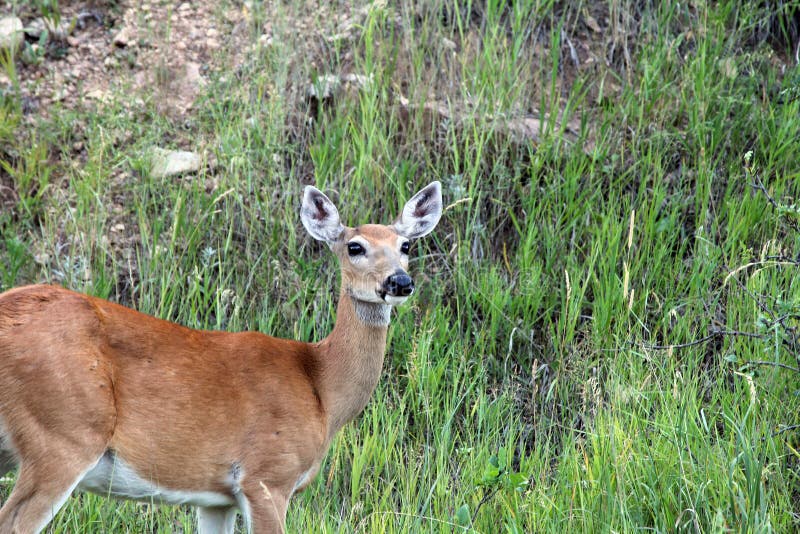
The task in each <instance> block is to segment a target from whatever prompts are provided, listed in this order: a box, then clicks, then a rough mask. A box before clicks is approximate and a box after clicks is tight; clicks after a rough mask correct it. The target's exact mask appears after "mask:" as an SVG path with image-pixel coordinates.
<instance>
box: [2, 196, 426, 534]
mask: <svg viewBox="0 0 800 534" xmlns="http://www.w3.org/2000/svg"><path fill="white" fill-rule="evenodd" d="M441 215H442V192H441V185H440V183H439V182H432V183H431V184H429V185H428V186H426V187H425V188H423V189H422V190H420V191H419V192H418V193H416V194H415V195H414V196H413V197H412V198H411V199H410V200H408V202H407V203H405V205H404V206H403V208H402V211H401V213H400V215H399V217H398V218H397V219H396V220H395V222H394V223H393V224H391V225H381V224H364V225H360V226H355V227H348V226H345V225H344V224H342V222H341V220H340V218H339V212H338V210H337V208H336V206H335V205H334V204H333V202H331V200H330V199H329V198H328V197H327V196H326V195H325V194H324V193H322V192H321V191H320V190H319V189H317V188H315V187H313V186H310V185H309V186H306V187H305V189H304V192H303V198H302V203H301V209H300V219H301V221H302V224H303V226H304V227H305V228H306V230H307V231H308V233H309V234H310V235H311V237H313V238H315V239H317V240H319V241H322V242H324V243H326V244H327V245H328V247H329V248H330V249H331V251H332V252H333V253H334V255H335V256H336V257H337V258H338V262H339V268H340V269H339V270H340V278H341V283H340V292H339V300H338V304H337V309H336V317H335V321H334V327H333V329H332V331H331V332H330V334H329V335H328V336H327V337H325V338H324V339H322V340H321V341H318V342H304V341H298V340H293V339H281V338H276V337H270V336H268V335H266V334H263V333H260V332H238V333H234V332H224V331H205V330H194V329H190V328H187V327H185V326H181V325H179V324H176V323H173V322H169V321H166V320H162V319H158V318H155V317H152V316H150V315H146V314H143V313H140V312H138V311H135V310H133V309H131V308H128V307H125V306H122V305H120V304H116V303H113V302H110V301H108V300H104V299H101V298H97V297H92V296H88V295H84V294H80V293H76V292H73V291H70V290H67V289H65V288H62V287H59V286H54V285H29V286H23V287H18V288H14V289H10V290H8V291H6V292H4V293H2V294H0V470H2V472H3V473H7V472H9V471H11V470H13V469H17V478H16V482H15V485H14V488H13V490H12V491H11V493H10V495H9V497H8V499H7V500H6V502H5V503H4V504H3V506H2V508H0V533H28V532H40V531H41V530H43V529H44V528H45V527H46V526H47V525H48V524H49V523H50V521H52V519H53V518H54V516H55V514H56V513H57V512H58V510H59V509H60V508H61V507H62V506H63V505H64V503H65V502H66V501H67V499H68V498H69V497H70V495H71V494H72V493H73V492H74V491H88V492H93V493H97V494H100V495H104V496H110V497H115V498H119V499H130V500H138V501H146V502H152V503H167V504H188V505H192V506H195V507H197V525H198V532H200V533H201V534H209V533H218V532H222V533H227V534H230V533H233V532H234V528H235V526H236V517H237V514H239V513H240V514H241V515H242V517H243V524H244V528H245V530H246V531H247V532H248V533H259V534H262V533H266V534H270V533H284V532H285V528H286V511H287V507H288V504H289V500H290V499H291V497H292V496H293V495H294V494H295V493H296V492H298V491H301V490H303V489H304V488H305V487H306V486H308V485H309V483H310V482H311V481H312V480H313V479H314V477H315V476H316V474H317V472H318V470H319V468H320V463H321V462H322V460H323V458H324V456H325V454H326V452H327V450H328V447H329V445H330V444H331V440H332V439H333V437H334V436H335V435H336V433H337V432H338V431H339V430H340V429H341V428H342V427H343V426H344V425H346V424H347V423H348V422H350V421H352V420H353V419H355V418H356V417H357V416H358V415H359V414H360V413H361V412H362V411H363V409H364V408H365V406H366V405H367V403H368V401H369V398H370V397H371V395H372V393H373V391H374V389H375V387H376V386H377V383H378V381H379V378H380V375H381V372H382V367H383V361H384V355H385V352H386V337H387V331H388V327H389V322H390V312H391V309H392V307H394V306H397V305H400V304H402V303H404V302H405V301H406V300H407V299H408V298H409V297H410V296H411V295H412V293H414V290H415V287H414V281H413V279H412V278H411V276H410V275H409V274H408V260H409V257H408V256H409V245H410V241H411V240H414V239H418V238H420V237H423V236H425V235H427V234H429V233H430V232H431V231H432V230H433V229H434V227H435V226H436V225H437V223H438V222H439V219H440V218H441Z"/></svg>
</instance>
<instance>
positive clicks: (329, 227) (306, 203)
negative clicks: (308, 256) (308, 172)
mask: <svg viewBox="0 0 800 534" xmlns="http://www.w3.org/2000/svg"><path fill="white" fill-rule="evenodd" d="M300 220H301V221H302V222H303V226H305V228H306V230H308V233H309V234H311V236H312V237H313V238H314V239H318V240H319V241H325V242H327V243H328V244H331V243H333V242H335V241H336V240H337V239H339V236H340V235H341V234H342V232H343V231H344V226H342V222H341V220H340V219H339V211H338V210H337V209H336V206H335V205H334V204H333V202H331V200H330V199H329V198H328V197H327V196H325V194H324V193H323V192H322V191H320V190H319V189H317V188H316V187H314V186H311V185H307V186H306V188H305V191H304V192H303V204H302V206H301V208H300Z"/></svg>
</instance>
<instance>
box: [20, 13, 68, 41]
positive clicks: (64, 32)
mask: <svg viewBox="0 0 800 534" xmlns="http://www.w3.org/2000/svg"><path fill="white" fill-rule="evenodd" d="M76 23H77V20H66V19H64V20H60V21H59V23H58V25H56V23H55V21H54V20H53V19H50V18H41V17H39V18H37V19H33V20H32V21H30V22H29V23H28V25H27V26H26V27H25V33H26V34H27V35H28V36H29V37H33V38H34V39H38V38H39V37H41V35H42V32H44V31H45V30H47V33H49V34H50V36H51V37H52V38H53V39H55V40H57V41H66V40H67V38H69V36H70V34H71V33H72V30H73V29H74V28H75V24H76Z"/></svg>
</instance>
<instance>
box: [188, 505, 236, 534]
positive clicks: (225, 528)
mask: <svg viewBox="0 0 800 534" xmlns="http://www.w3.org/2000/svg"><path fill="white" fill-rule="evenodd" d="M234 526H236V508H233V507H229V508H225V507H220V508H212V507H205V506H201V507H199V508H198V509H197V531H198V533H199V534H217V533H219V534H233V529H234Z"/></svg>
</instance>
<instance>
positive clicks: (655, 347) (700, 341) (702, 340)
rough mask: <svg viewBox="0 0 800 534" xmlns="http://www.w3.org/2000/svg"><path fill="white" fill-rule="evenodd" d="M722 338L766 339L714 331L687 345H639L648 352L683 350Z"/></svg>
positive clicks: (761, 335) (753, 335)
mask: <svg viewBox="0 0 800 534" xmlns="http://www.w3.org/2000/svg"><path fill="white" fill-rule="evenodd" d="M724 336H738V337H751V338H756V339H766V337H767V336H765V335H764V334H755V333H753V332H739V331H738V330H716V331H714V332H711V333H710V334H709V335H707V336H705V337H702V338H700V339H696V340H694V341H690V342H688V343H677V344H672V345H645V344H640V346H641V347H642V348H644V349H649V350H670V349H685V348H688V347H694V346H695V345H701V344H703V343H706V342H707V341H711V340H712V339H716V338H718V337H724Z"/></svg>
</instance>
